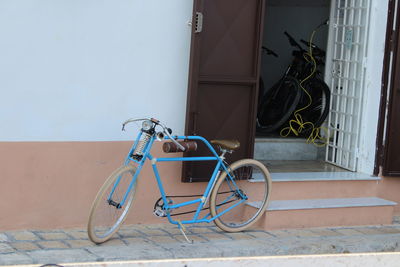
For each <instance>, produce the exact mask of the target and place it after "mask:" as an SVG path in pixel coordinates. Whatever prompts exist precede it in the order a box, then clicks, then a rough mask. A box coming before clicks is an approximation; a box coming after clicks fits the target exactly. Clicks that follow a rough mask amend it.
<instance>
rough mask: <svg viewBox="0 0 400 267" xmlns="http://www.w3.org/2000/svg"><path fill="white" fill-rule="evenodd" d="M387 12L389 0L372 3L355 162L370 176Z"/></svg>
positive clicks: (361, 170) (373, 156) (372, 165)
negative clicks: (357, 150) (363, 96)
mask: <svg viewBox="0 0 400 267" xmlns="http://www.w3.org/2000/svg"><path fill="white" fill-rule="evenodd" d="M387 13H388V0H372V3H371V15H370V29H369V38H368V47H367V64H366V74H365V77H366V79H365V98H364V103H363V112H362V119H361V133H360V144H359V161H358V171H360V172H365V173H373V169H374V164H375V155H376V138H377V127H378V119H379V104H380V95H381V90H382V87H381V86H382V69H383V57H384V53H385V38H386V23H387Z"/></svg>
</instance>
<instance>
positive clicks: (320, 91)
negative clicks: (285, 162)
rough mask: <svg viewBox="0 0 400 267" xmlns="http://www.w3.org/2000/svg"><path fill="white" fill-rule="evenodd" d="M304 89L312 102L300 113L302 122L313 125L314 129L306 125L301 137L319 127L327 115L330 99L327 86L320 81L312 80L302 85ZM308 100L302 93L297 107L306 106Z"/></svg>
mask: <svg viewBox="0 0 400 267" xmlns="http://www.w3.org/2000/svg"><path fill="white" fill-rule="evenodd" d="M304 88H305V89H306V90H307V92H308V93H309V94H310V96H311V99H312V102H311V104H310V106H309V107H308V108H307V109H305V110H304V111H301V112H300V114H301V116H302V117H303V121H305V122H311V123H313V126H314V127H310V126H309V125H307V126H306V127H305V129H304V130H303V131H302V132H301V134H302V135H304V136H308V135H310V134H311V131H312V130H313V129H315V128H318V127H320V126H321V125H322V124H323V123H324V121H325V119H326V117H327V116H328V113H329V104H330V99H331V92H330V90H329V87H328V85H327V84H326V83H325V82H324V81H323V80H321V79H318V78H314V79H311V80H309V81H307V82H306V83H305V84H304ZM308 101H309V98H308V97H307V96H306V95H305V94H304V93H303V94H302V97H301V98H300V102H299V105H298V106H299V107H302V106H305V105H307V104H308Z"/></svg>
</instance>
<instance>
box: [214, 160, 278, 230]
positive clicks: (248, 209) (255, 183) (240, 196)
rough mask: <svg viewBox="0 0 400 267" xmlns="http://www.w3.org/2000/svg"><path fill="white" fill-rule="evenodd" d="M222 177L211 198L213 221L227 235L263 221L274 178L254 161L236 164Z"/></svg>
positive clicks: (260, 164) (237, 162)
mask: <svg viewBox="0 0 400 267" xmlns="http://www.w3.org/2000/svg"><path fill="white" fill-rule="evenodd" d="M228 171H229V174H228V173H227V172H226V171H224V172H222V173H221V175H220V176H219V178H218V180H217V182H216V184H215V187H214V189H213V191H212V193H211V198H210V212H211V215H212V216H213V217H216V216H218V217H217V218H216V219H215V220H214V222H215V224H216V225H217V226H218V227H219V228H220V229H222V230H224V231H227V232H239V231H243V230H245V229H247V228H249V227H250V226H252V225H253V224H254V223H255V222H256V221H257V220H258V219H260V218H261V216H262V215H263V213H264V211H265V209H266V208H267V206H268V200H269V195H270V192H271V175H270V174H269V172H268V170H267V168H266V167H265V166H264V164H262V163H261V162H259V161H257V160H254V159H242V160H239V161H236V162H235V163H233V164H232V165H231V166H229V168H228Z"/></svg>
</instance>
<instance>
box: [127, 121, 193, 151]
mask: <svg viewBox="0 0 400 267" xmlns="http://www.w3.org/2000/svg"><path fill="white" fill-rule="evenodd" d="M146 120H148V121H151V122H152V123H154V124H155V125H159V126H160V127H161V128H162V129H163V133H164V134H165V135H166V136H168V138H169V139H171V141H172V142H173V143H174V144H175V145H177V146H178V147H179V148H180V149H181V150H182V151H185V150H186V149H185V147H184V146H182V145H181V144H179V142H178V141H176V140H175V138H173V137H172V136H171V134H172V130H171V128H168V127H167V126H165V125H163V124H162V123H161V122H160V121H159V120H157V119H154V118H150V119H148V118H145V119H128V120H126V121H125V122H124V123H122V131H125V126H126V125H127V124H128V123H131V122H134V121H146Z"/></svg>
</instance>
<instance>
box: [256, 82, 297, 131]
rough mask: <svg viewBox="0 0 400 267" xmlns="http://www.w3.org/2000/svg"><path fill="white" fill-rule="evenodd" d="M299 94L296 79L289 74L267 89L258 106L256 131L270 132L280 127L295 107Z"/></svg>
mask: <svg viewBox="0 0 400 267" xmlns="http://www.w3.org/2000/svg"><path fill="white" fill-rule="evenodd" d="M300 95H301V91H300V87H299V83H298V80H296V79H295V78H292V77H289V76H287V77H285V78H283V80H281V81H279V83H277V84H276V85H274V86H273V87H272V88H271V89H270V90H268V92H267V93H266V94H265V96H264V99H263V100H262V102H261V104H260V105H259V107H258V112H257V132H258V133H271V132H273V131H275V130H277V129H278V128H279V127H281V126H282V125H283V124H284V123H285V122H286V121H287V120H288V119H289V117H290V116H291V115H292V113H293V112H294V110H295V109H296V106H297V104H298V103H299V100H300Z"/></svg>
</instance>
